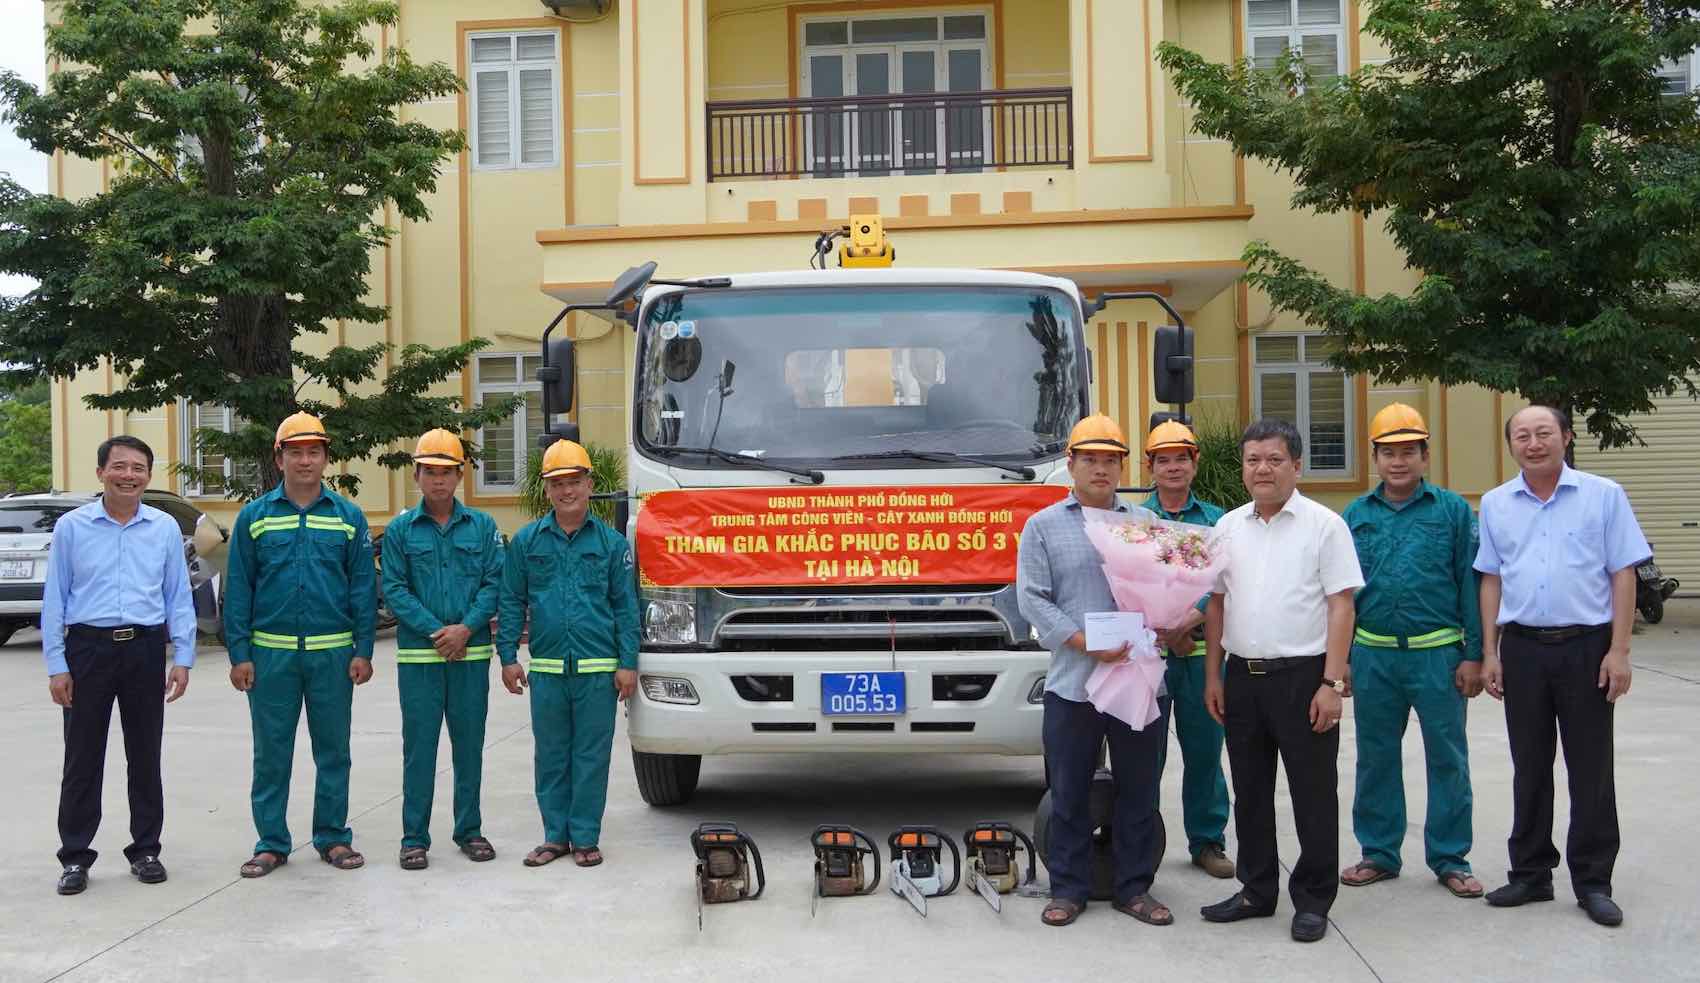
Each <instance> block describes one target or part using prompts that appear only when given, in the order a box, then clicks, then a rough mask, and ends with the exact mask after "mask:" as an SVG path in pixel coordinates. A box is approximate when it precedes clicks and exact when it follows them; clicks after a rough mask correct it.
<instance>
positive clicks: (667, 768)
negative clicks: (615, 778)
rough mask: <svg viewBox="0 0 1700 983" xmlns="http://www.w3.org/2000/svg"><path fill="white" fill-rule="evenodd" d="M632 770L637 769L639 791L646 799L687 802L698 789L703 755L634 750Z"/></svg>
mask: <svg viewBox="0 0 1700 983" xmlns="http://www.w3.org/2000/svg"><path fill="white" fill-rule="evenodd" d="M632 771H634V772H636V773H637V783H638V794H639V795H642V796H643V801H645V802H647V803H649V804H650V805H652V806H676V805H683V804H685V803H686V802H689V801H690V800H691V796H693V795H695V794H696V792H697V777H698V776H699V775H700V774H701V773H702V755H700V754H647V753H645V752H643V751H633V752H632Z"/></svg>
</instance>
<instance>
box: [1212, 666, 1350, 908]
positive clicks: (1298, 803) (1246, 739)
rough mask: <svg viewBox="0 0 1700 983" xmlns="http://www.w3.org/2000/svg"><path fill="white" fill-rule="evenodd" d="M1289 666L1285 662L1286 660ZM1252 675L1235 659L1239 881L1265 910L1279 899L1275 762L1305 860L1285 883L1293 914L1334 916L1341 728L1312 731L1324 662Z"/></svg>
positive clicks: (1233, 752) (1232, 751)
mask: <svg viewBox="0 0 1700 983" xmlns="http://www.w3.org/2000/svg"><path fill="white" fill-rule="evenodd" d="M1283 661H1287V660H1283ZM1290 661H1291V663H1292V664H1291V665H1283V666H1282V667H1281V668H1280V669H1278V670H1276V671H1273V672H1267V673H1265V674H1263V675H1253V674H1252V673H1251V671H1250V669H1249V668H1248V667H1247V665H1246V663H1245V660H1243V659H1239V658H1235V657H1232V656H1230V657H1229V659H1228V671H1227V680H1226V683H1225V694H1224V699H1225V702H1226V704H1227V712H1226V713H1225V714H1224V715H1223V717H1224V723H1225V725H1226V728H1225V729H1226V731H1227V739H1226V743H1227V746H1228V767H1229V768H1230V769H1231V770H1232V772H1233V784H1234V829H1235V832H1237V833H1238V835H1239V840H1240V855H1239V878H1240V883H1241V884H1242V885H1244V888H1245V893H1246V895H1247V896H1248V897H1250V898H1251V900H1253V901H1255V902H1256V903H1257V904H1259V905H1264V906H1268V907H1271V908H1273V907H1276V906H1278V905H1279V903H1280V899H1281V857H1280V853H1279V851H1278V849H1277V847H1276V845H1275V758H1276V755H1277V754H1279V755H1280V759H1281V764H1282V765H1283V766H1285V768H1286V770H1287V789H1288V791H1289V792H1290V793H1291V794H1292V797H1293V822H1294V824H1295V825H1296V826H1297V827H1298V834H1299V859H1298V862H1297V863H1296V864H1294V865H1293V876H1292V877H1291V878H1289V879H1288V881H1287V891H1288V893H1289V894H1290V895H1291V896H1292V899H1293V907H1294V908H1296V909H1297V910H1298V911H1300V912H1310V913H1313V914H1318V915H1326V914H1328V909H1329V908H1330V907H1332V906H1333V904H1334V895H1335V893H1336V892H1337V891H1338V890H1339V881H1338V880H1337V878H1338V877H1339V869H1338V868H1339V866H1340V792H1339V776H1338V772H1337V769H1336V759H1337V758H1338V757H1339V755H1340V728H1339V727H1338V726H1335V727H1330V728H1329V729H1328V730H1326V731H1324V732H1322V733H1320V734H1318V733H1316V732H1315V731H1313V730H1312V729H1311V724H1310V702H1311V700H1312V699H1313V698H1314V697H1315V696H1316V691H1317V689H1318V688H1320V687H1321V685H1322V663H1323V660H1322V656H1320V655H1318V656H1311V657H1308V658H1303V659H1293V660H1290Z"/></svg>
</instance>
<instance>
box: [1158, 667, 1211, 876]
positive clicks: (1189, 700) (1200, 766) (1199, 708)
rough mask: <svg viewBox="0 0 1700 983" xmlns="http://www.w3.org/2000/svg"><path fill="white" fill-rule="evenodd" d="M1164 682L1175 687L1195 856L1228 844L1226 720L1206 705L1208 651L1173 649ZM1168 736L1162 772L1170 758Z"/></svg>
mask: <svg viewBox="0 0 1700 983" xmlns="http://www.w3.org/2000/svg"><path fill="white" fill-rule="evenodd" d="M1164 661H1165V662H1167V663H1168V668H1167V669H1166V670H1164V673H1163V682H1164V684H1165V685H1166V686H1167V687H1168V689H1169V700H1170V707H1171V708H1172V709H1171V711H1170V715H1171V716H1173V717H1174V718H1175V737H1176V739H1177V740H1179V741H1180V745H1181V815H1182V820H1183V822H1184V823H1185V824H1186V845H1187V850H1188V852H1190V853H1191V854H1192V855H1193V856H1194V857H1196V856H1198V854H1199V852H1200V851H1202V850H1203V849H1204V848H1205V847H1207V846H1226V845H1227V840H1226V839H1224V834H1225V833H1226V831H1227V828H1228V780H1227V778H1226V777H1225V776H1224V775H1223V774H1222V725H1221V724H1219V723H1217V722H1216V718H1214V717H1212V716H1210V711H1208V710H1206V709H1205V708H1204V657H1203V656H1178V655H1171V656H1167V657H1165V659H1164ZM1168 757H1169V742H1168V741H1164V742H1163V752H1162V756H1161V757H1160V758H1159V759H1158V764H1157V774H1158V776H1159V777H1161V775H1162V773H1163V767H1164V765H1166V764H1167V763H1168Z"/></svg>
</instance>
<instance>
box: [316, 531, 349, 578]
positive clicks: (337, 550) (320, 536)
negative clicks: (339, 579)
mask: <svg viewBox="0 0 1700 983" xmlns="http://www.w3.org/2000/svg"><path fill="white" fill-rule="evenodd" d="M347 549H348V535H347V534H346V533H343V532H333V531H331V530H328V529H315V530H313V531H312V532H310V533H309V534H308V536H307V554H308V555H309V556H311V557H312V558H313V561H314V562H315V563H317V564H318V565H319V566H321V567H324V568H325V569H327V570H341V569H342V568H343V560H344V557H345V556H346V553H347Z"/></svg>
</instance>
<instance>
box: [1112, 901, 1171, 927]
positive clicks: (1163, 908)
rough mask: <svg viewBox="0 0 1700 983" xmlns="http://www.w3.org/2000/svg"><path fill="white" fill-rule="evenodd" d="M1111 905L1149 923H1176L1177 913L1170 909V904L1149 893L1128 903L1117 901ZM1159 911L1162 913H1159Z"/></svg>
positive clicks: (1123, 912) (1125, 913)
mask: <svg viewBox="0 0 1700 983" xmlns="http://www.w3.org/2000/svg"><path fill="white" fill-rule="evenodd" d="M1110 907H1112V908H1114V909H1116V910H1117V911H1119V912H1121V913H1122V914H1124V915H1129V916H1131V917H1133V918H1137V919H1139V920H1140V921H1142V922H1144V923H1145V924H1147V925H1159V926H1161V925H1173V924H1174V923H1175V913H1174V912H1172V911H1170V910H1169V906H1168V905H1166V904H1164V903H1163V902H1161V901H1158V900H1157V899H1156V898H1153V897H1152V896H1151V895H1149V894H1141V895H1140V896H1139V897H1137V898H1134V899H1133V900H1132V901H1129V902H1127V903H1126V904H1123V903H1122V902H1120V901H1117V902H1116V903H1115V904H1112V905H1111V906H1110ZM1159 912H1161V914H1158V913H1159Z"/></svg>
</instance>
